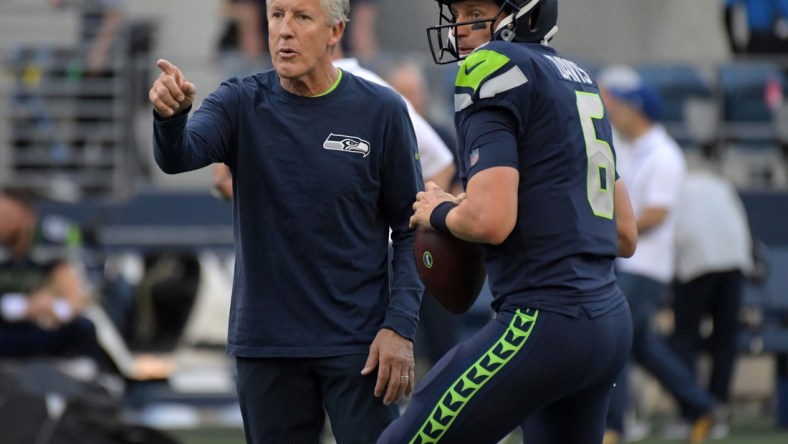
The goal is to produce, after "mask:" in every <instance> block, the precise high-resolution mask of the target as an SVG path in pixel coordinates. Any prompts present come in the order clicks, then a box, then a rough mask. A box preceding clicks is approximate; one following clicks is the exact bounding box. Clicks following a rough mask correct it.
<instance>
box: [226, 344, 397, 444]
mask: <svg viewBox="0 0 788 444" xmlns="http://www.w3.org/2000/svg"><path fill="white" fill-rule="evenodd" d="M366 359H367V355H348V356H337V357H330V358H242V357H237V358H236V367H237V369H238V381H237V385H238V398H239V401H240V404H241V415H242V416H243V421H244V433H245V434H246V442H247V443H249V444H262V443H270V444H280V443H288V444H317V442H318V437H319V435H320V431H321V430H322V429H323V422H324V419H325V414H326V412H327V413H328V417H329V419H330V420H331V428H332V431H333V433H334V437H335V438H336V441H337V444H371V443H374V442H375V440H376V439H377V437H378V436H379V435H380V432H382V431H383V429H385V428H386V426H387V425H388V424H389V423H390V422H391V421H393V420H394V419H395V418H396V417H397V416H399V410H398V408H397V407H396V406H395V405H394V404H392V405H390V406H386V405H384V404H383V401H382V398H375V396H374V391H375V380H376V378H377V374H376V373H373V374H371V375H369V376H362V375H361V369H362V368H364V363H365V362H366Z"/></svg>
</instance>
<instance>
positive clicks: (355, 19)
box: [342, 0, 379, 59]
mask: <svg viewBox="0 0 788 444" xmlns="http://www.w3.org/2000/svg"><path fill="white" fill-rule="evenodd" d="M378 1H379V0H350V22H348V27H347V28H345V36H344V37H343V39H342V49H343V50H344V51H345V52H346V53H347V54H349V55H351V56H353V57H358V58H360V59H369V58H371V57H374V56H375V55H377V53H378V34H377V29H378V28H377V17H378Z"/></svg>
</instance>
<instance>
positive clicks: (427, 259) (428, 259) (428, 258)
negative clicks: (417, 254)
mask: <svg viewBox="0 0 788 444" xmlns="http://www.w3.org/2000/svg"><path fill="white" fill-rule="evenodd" d="M421 260H422V262H424V266H425V267H427V268H432V264H433V261H432V253H430V252H429V251H425V252H424V254H422V255H421Z"/></svg>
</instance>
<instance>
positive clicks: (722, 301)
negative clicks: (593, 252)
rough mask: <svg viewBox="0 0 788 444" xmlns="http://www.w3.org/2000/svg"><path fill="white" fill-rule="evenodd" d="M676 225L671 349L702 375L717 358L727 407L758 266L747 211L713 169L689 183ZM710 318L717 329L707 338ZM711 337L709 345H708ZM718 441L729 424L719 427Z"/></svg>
mask: <svg viewBox="0 0 788 444" xmlns="http://www.w3.org/2000/svg"><path fill="white" fill-rule="evenodd" d="M678 210H679V211H678V220H677V221H676V284H675V287H674V297H673V312H674V315H675V329H674V331H673V335H672V336H671V338H670V345H671V346H672V347H673V350H674V351H675V352H676V354H677V355H678V356H679V357H680V358H681V360H682V361H684V363H685V365H687V367H689V368H691V369H693V370H694V371H695V372H696V373H697V370H696V361H697V359H698V357H699V356H700V354H701V352H702V351H703V350H705V349H707V350H708V351H709V353H710V355H711V376H710V378H709V383H708V390H709V391H710V392H711V394H712V395H714V397H716V398H717V400H719V401H720V402H722V403H725V404H728V403H729V401H730V387H731V379H732V376H733V370H734V363H735V360H736V355H737V353H738V341H737V340H738V335H739V331H740V328H739V309H740V307H741V298H742V292H743V286H744V279H745V276H746V275H748V274H749V273H750V272H751V270H752V268H753V260H752V239H751V236H750V227H749V224H748V222H747V213H746V211H745V209H744V205H743V204H742V202H741V199H740V198H739V195H738V193H737V192H736V189H735V188H734V187H733V186H732V185H731V184H730V183H729V182H728V181H727V180H726V179H724V178H723V177H721V176H720V175H718V174H716V173H713V172H711V171H705V170H697V171H690V172H689V173H688V174H687V177H686V178H685V180H684V187H683V189H682V193H681V200H680V202H679V208H678ZM707 315H709V316H710V317H711V321H712V331H711V334H709V335H702V333H701V331H702V330H703V328H702V323H703V322H702V321H703V319H704V317H705V316H707ZM704 336H708V344H707V345H708V347H704V345H705V344H704V342H706V341H705V338H704ZM715 428H716V433H714V435H715V437H721V436H724V435H726V434H727V431H728V430H727V428H728V424H727V423H723V422H720V423H719V424H716V425H715Z"/></svg>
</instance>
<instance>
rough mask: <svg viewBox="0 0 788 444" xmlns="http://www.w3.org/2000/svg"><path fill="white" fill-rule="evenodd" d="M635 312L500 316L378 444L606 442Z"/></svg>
mask: <svg viewBox="0 0 788 444" xmlns="http://www.w3.org/2000/svg"><path fill="white" fill-rule="evenodd" d="M631 341H632V322H631V318H630V313H629V308H628V307H627V305H626V304H621V305H620V306H619V307H617V308H616V309H614V310H613V311H611V312H609V313H607V314H604V315H601V316H597V317H594V318H589V317H588V316H587V315H585V314H582V315H580V317H577V318H573V317H570V316H565V315H562V314H557V313H552V312H547V311H544V310H542V311H537V310H533V309H525V308H524V309H519V310H516V311H507V312H501V313H498V315H497V316H496V317H495V319H493V320H492V321H490V322H489V323H488V324H487V325H485V326H484V327H483V328H482V329H481V330H480V331H479V332H477V333H476V334H475V335H474V336H473V337H471V338H470V339H468V340H466V341H463V342H462V343H460V344H459V345H457V346H456V347H455V348H453V349H452V350H451V351H449V353H447V354H446V356H444V357H443V358H442V359H441V360H440V361H439V362H438V363H437V364H436V365H435V366H434V367H433V368H432V369H431V370H430V372H429V373H428V374H427V376H426V377H425V378H424V380H423V382H421V383H420V384H419V386H418V388H417V390H416V392H415V393H414V396H413V400H412V401H411V403H410V405H409V406H408V408H407V410H406V411H405V413H404V414H403V416H402V417H401V418H399V419H397V420H396V421H394V422H393V423H392V424H391V425H390V426H389V427H388V428H387V429H386V431H385V432H383V435H381V437H380V439H379V440H378V443H379V444H388V443H391V444H403V443H428V442H429V443H434V442H440V443H474V444H486V443H497V442H498V441H499V440H500V439H502V438H503V437H504V436H506V435H507V434H508V433H509V432H511V431H512V430H514V429H515V428H516V427H517V426H520V425H522V426H523V431H524V435H525V442H527V443H528V444H540V443H545V444H547V443H549V444H561V443H572V444H585V443H589V444H590V443H594V444H598V443H600V442H602V436H603V434H604V429H605V414H606V412H607V404H608V398H609V396H610V391H611V389H612V386H613V380H614V379H615V377H616V375H617V374H618V372H619V371H620V370H621V368H622V366H623V365H624V363H625V362H626V360H627V357H628V356H629V351H630V346H631Z"/></svg>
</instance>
